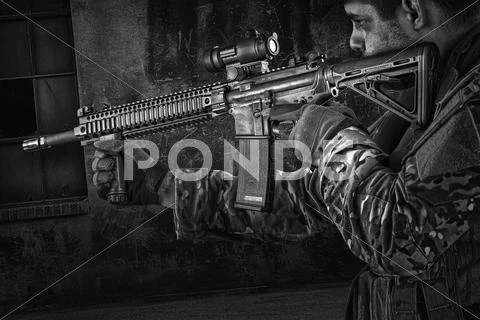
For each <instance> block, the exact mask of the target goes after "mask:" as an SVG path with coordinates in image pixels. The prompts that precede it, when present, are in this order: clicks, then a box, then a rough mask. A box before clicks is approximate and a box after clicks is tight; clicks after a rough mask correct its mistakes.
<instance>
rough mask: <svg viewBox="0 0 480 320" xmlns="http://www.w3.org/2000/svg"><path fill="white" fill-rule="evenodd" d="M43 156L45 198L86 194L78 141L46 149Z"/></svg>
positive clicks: (83, 168) (82, 162)
mask: <svg viewBox="0 0 480 320" xmlns="http://www.w3.org/2000/svg"><path fill="white" fill-rule="evenodd" d="M43 157H44V158H43V159H44V160H43V164H44V169H45V192H46V195H47V198H49V199H56V198H64V197H74V196H82V195H86V194H87V186H86V179H85V165H84V160H83V159H84V155H83V149H82V147H81V146H80V143H76V144H70V145H63V146H58V147H55V148H52V149H49V150H46V151H45V152H44V153H43Z"/></svg>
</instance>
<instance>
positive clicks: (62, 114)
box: [37, 76, 78, 133]
mask: <svg viewBox="0 0 480 320" xmlns="http://www.w3.org/2000/svg"><path fill="white" fill-rule="evenodd" d="M75 90H76V87H75V78H74V76H62V77H54V78H43V79H38V80H37V112H38V118H39V122H40V123H39V125H38V130H39V132H40V133H55V132H59V131H66V130H69V129H72V128H73V127H74V126H76V125H78V119H77V115H76V113H77V109H78V103H77V98H76V94H75V92H76V91H75Z"/></svg>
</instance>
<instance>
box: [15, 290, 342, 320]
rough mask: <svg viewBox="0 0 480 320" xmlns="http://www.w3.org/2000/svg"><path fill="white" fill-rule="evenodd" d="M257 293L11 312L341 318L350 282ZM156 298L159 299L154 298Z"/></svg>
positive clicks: (41, 317)
mask: <svg viewBox="0 0 480 320" xmlns="http://www.w3.org/2000/svg"><path fill="white" fill-rule="evenodd" d="M264 291H266V292H261V293H260V292H257V293H238V292H237V293H228V292H227V293H219V294H213V295H208V296H204V297H198V296H196V297H180V298H174V299H173V300H172V298H169V299H167V300H166V299H165V297H158V298H153V299H150V301H149V302H148V303H141V304H140V303H130V304H121V305H120V304H117V305H109V306H102V307H93V308H82V309H74V310H64V311H56V312H45V311H44V312H41V313H37V314H35V313H33V314H32V313H30V314H28V315H23V316H22V315H12V316H10V317H8V318H6V319H5V320H7V319H17V320H18V319H22V320H34V319H35V320H47V319H48V320H80V319H87V320H110V319H112V320H127V319H128V320H159V319H161V320H183V319H195V320H200V319H209V320H210V319H211V320H217V319H218V320H221V319H234V320H244V319H254V320H281V319H288V320H292V319H302V320H309V319H329V320H337V319H338V320H340V319H342V318H343V312H344V309H345V305H346V300H347V294H348V286H347V285H345V284H341V285H338V286H335V287H331V288H325V287H323V288H322V287H320V288H319V287H309V288H308V287H305V288H300V289H290V290H287V289H282V290H272V289H268V290H264ZM155 300H157V301H155Z"/></svg>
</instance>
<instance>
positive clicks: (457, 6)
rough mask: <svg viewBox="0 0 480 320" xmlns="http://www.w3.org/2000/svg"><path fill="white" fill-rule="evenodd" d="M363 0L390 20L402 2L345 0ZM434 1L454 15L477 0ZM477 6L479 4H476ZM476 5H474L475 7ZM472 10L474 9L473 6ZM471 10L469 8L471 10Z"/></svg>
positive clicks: (397, 0)
mask: <svg viewBox="0 0 480 320" xmlns="http://www.w3.org/2000/svg"><path fill="white" fill-rule="evenodd" d="M353 1H357V2H363V3H367V4H371V5H373V6H374V7H375V8H377V10H378V11H379V13H380V15H381V17H382V18H383V19H385V20H390V19H393V18H394V17H395V9H396V8H397V7H398V6H400V5H401V4H402V2H401V0H345V2H353ZM430 1H433V2H434V3H437V4H439V5H440V6H442V7H443V8H444V9H445V11H446V13H447V14H448V15H449V16H453V15H455V14H457V13H459V12H460V11H462V10H463V9H465V8H466V7H468V6H469V5H471V4H473V3H474V2H475V0H430ZM475 6H476V7H477V8H478V6H477V5H475ZM475 6H474V7H475ZM470 10H472V11H473V10H474V9H473V8H471V9H470ZM470 10H467V12H468V11H470ZM466 14H467V15H469V16H470V15H471V14H472V12H471V11H470V12H469V13H466Z"/></svg>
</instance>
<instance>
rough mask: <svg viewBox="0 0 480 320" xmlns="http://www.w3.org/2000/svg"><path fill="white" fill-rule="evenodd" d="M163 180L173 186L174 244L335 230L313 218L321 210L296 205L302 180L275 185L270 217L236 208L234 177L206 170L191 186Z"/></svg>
mask: <svg viewBox="0 0 480 320" xmlns="http://www.w3.org/2000/svg"><path fill="white" fill-rule="evenodd" d="M165 180H168V181H170V184H173V183H174V184H176V188H175V198H176V203H175V213H174V218H175V230H176V232H177V238H178V239H191V240H194V241H195V240H201V239H204V238H205V237H206V236H209V237H211V236H220V237H222V238H238V237H239V236H240V238H245V237H249V238H256V239H260V240H268V241H275V240H282V241H283V240H289V241H297V240H301V239H303V238H305V237H306V236H308V235H311V234H313V233H319V232H322V233H323V234H324V235H325V236H332V235H333V234H335V233H336V230H335V227H333V226H332V224H331V223H327V222H326V221H325V220H324V219H323V218H322V216H321V215H319V214H318V210H319V209H321V210H324V209H323V208H314V207H312V206H306V205H305V203H304V201H302V199H305V198H306V197H308V194H307V189H308V186H307V185H306V183H307V182H308V179H302V180H297V181H277V182H276V183H275V187H274V188H275V191H274V198H273V205H272V208H273V210H272V211H271V212H254V211H249V210H240V209H236V208H235V207H234V201H235V195H236V185H237V183H236V180H237V178H236V177H233V176H231V175H230V174H228V173H226V172H223V171H212V172H210V174H209V175H208V176H207V177H206V178H204V179H202V180H200V181H195V182H186V181H182V180H180V179H174V178H173V176H172V174H171V173H169V174H168V176H167V177H166V179H165Z"/></svg>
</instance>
